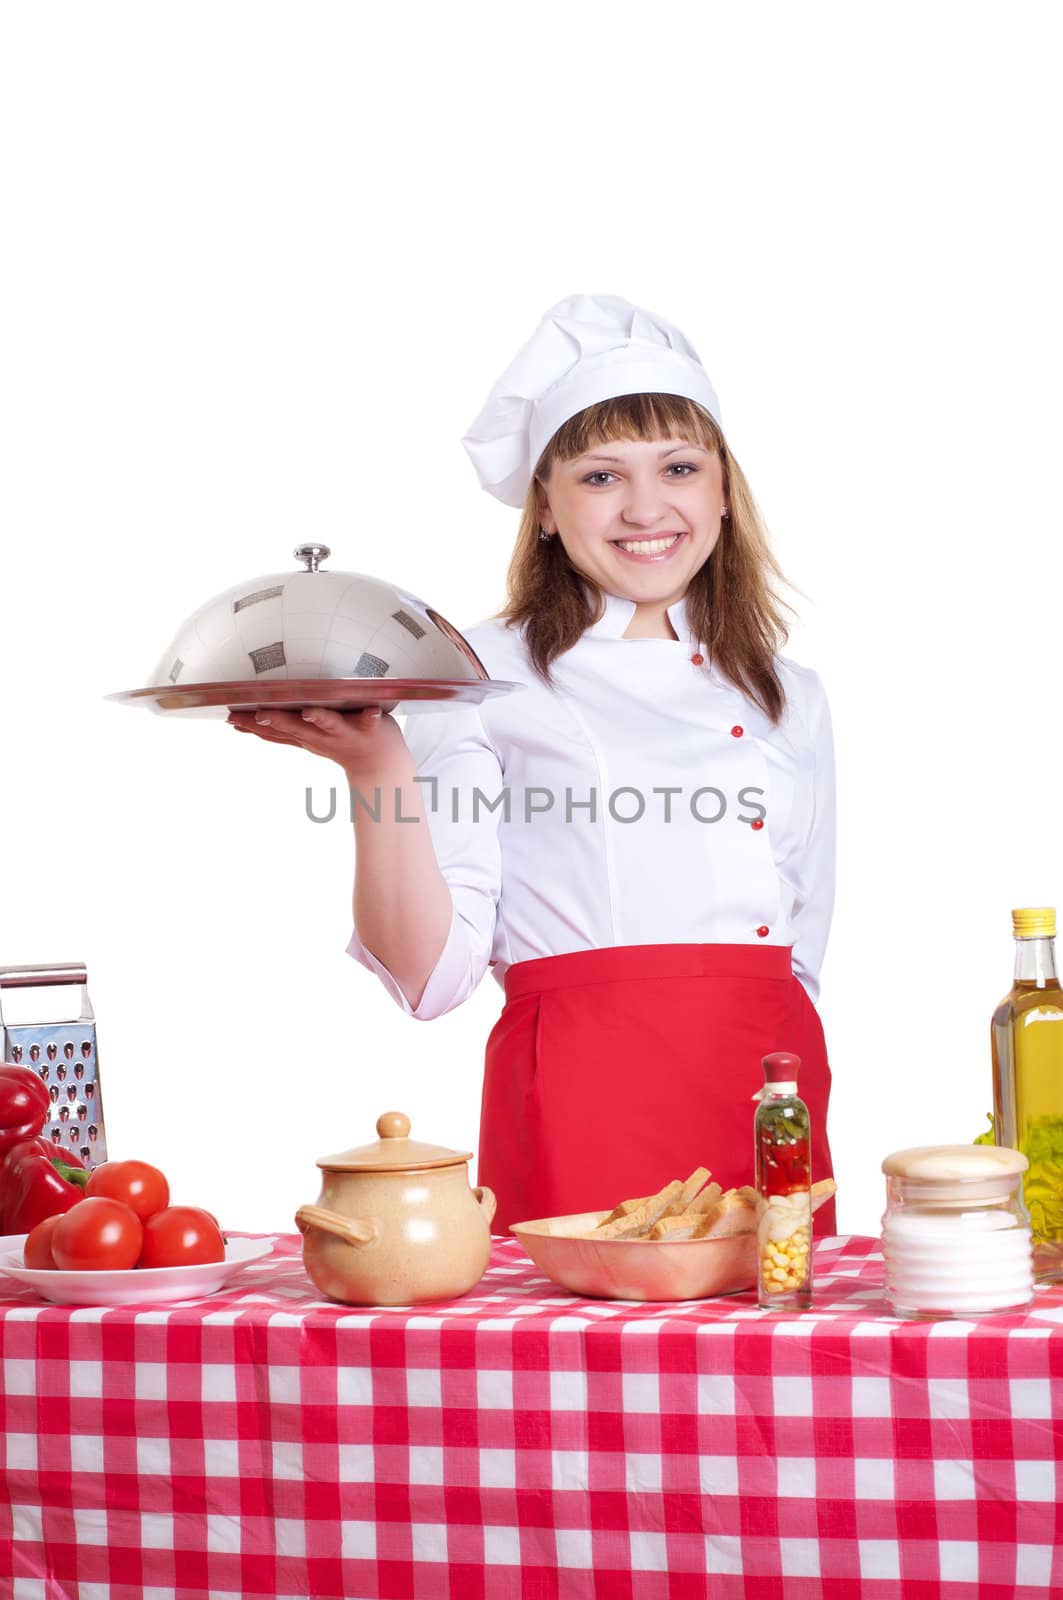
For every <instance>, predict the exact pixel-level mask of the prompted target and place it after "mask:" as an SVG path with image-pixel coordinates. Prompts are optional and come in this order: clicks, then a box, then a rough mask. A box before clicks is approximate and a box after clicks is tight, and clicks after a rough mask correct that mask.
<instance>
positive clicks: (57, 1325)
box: [0, 1237, 1063, 1600]
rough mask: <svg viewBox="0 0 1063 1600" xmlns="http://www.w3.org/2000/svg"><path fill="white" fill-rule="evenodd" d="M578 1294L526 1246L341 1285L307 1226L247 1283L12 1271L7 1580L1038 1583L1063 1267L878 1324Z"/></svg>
mask: <svg viewBox="0 0 1063 1600" xmlns="http://www.w3.org/2000/svg"><path fill="white" fill-rule="evenodd" d="M815 1277H816V1291H815V1303H814V1308H813V1310H812V1312H810V1313H807V1314H805V1315H803V1316H796V1315H778V1314H769V1313H764V1312H761V1311H759V1310H758V1309H757V1307H756V1303H755V1300H754V1297H753V1296H752V1295H750V1294H746V1295H737V1296H731V1297H729V1298H727V1299H721V1300H708V1301H696V1302H693V1301H692V1302H684V1303H683V1304H677V1305H663V1304H660V1303H656V1304H650V1305H632V1304H628V1303H624V1304H621V1303H617V1302H610V1301H593V1300H581V1299H577V1298H575V1297H573V1296H571V1295H568V1294H565V1293H563V1292H562V1291H560V1290H558V1289H556V1288H555V1287H554V1286H553V1285H552V1284H550V1283H548V1282H547V1281H546V1280H544V1279H543V1278H542V1277H540V1276H539V1274H538V1272H537V1271H536V1269H535V1268H534V1267H533V1266H532V1265H531V1263H530V1262H529V1261H528V1260H527V1258H526V1257H525V1256H524V1254H523V1252H522V1251H521V1249H520V1246H519V1245H518V1244H517V1243H516V1241H514V1240H505V1241H503V1240H497V1241H495V1243H494V1249H493V1255H492V1261H491V1266H490V1268H489V1270H488V1272H487V1273H486V1275H485V1277H484V1278H483V1280H482V1281H481V1283H480V1284H479V1285H478V1286H477V1288H476V1289H475V1290H474V1291H473V1292H472V1293H471V1294H469V1295H468V1296H466V1297H465V1298H463V1299H461V1300H457V1301H451V1302H447V1303H445V1304H444V1303H439V1304H433V1305H420V1306H415V1307H411V1308H408V1309H401V1310H398V1309H391V1310H388V1311H374V1310H359V1309H357V1308H353V1307H350V1308H348V1307H343V1306H338V1305H334V1304H332V1303H331V1302H327V1301H322V1300H321V1299H320V1298H318V1296H317V1294H316V1291H315V1290H314V1288H313V1287H312V1285H311V1284H310V1283H309V1281H308V1279H307V1278H306V1276H305V1274H304V1272H303V1267H302V1261H301V1258H300V1254H299V1242H298V1240H297V1238H295V1237H291V1238H288V1237H285V1238H283V1239H281V1240H279V1241H278V1244H277V1246H276V1249H275V1251H274V1254H273V1255H272V1256H271V1257H270V1258H268V1259H267V1260H266V1261H264V1262H262V1263H260V1264H256V1265H255V1266H253V1267H251V1268H250V1269H248V1270H247V1271H246V1273H245V1274H244V1275H243V1276H242V1277H241V1278H240V1279H239V1280H238V1281H237V1284H236V1285H234V1286H233V1287H232V1288H231V1289H230V1290H228V1291H225V1292H223V1293H220V1294H216V1295H213V1296H211V1297H209V1298H207V1299H203V1300H198V1301H190V1302H185V1303H184V1304H181V1305H172V1306H159V1307H154V1308H153V1307H128V1308H121V1309H117V1308H116V1309H113V1310H89V1309H85V1310H80V1309H79V1310H68V1309H63V1308H60V1307H55V1306H46V1305H43V1304H42V1303H41V1302H40V1301H37V1300H35V1299H34V1298H33V1297H32V1296H31V1295H30V1294H29V1293H27V1292H25V1291H22V1290H19V1289H16V1287H15V1285H14V1284H13V1283H12V1282H11V1280H3V1279H0V1354H2V1359H3V1384H2V1395H0V1454H2V1462H0V1470H2V1486H3V1492H2V1497H0V1501H2V1503H0V1596H2V1597H3V1600H8V1597H10V1600H208V1597H209V1600H215V1597H219V1596H227V1595H239V1596H255V1595H266V1596H283V1597H285V1600H289V1597H290V1600H308V1597H309V1596H314V1597H321V1600H326V1597H335V1600H400V1597H401V1600H510V1597H512V1600H517V1597H521V1600H531V1597H535V1600H546V1597H550V1600H555V1597H556V1600H591V1597H595V1600H599V1597H607V1600H613V1597H616V1600H688V1597H689V1600H704V1597H706V1596H709V1597H711V1600H717V1597H718V1600H732V1597H737V1596H747V1595H749V1596H756V1597H757V1600H761V1597H763V1600H821V1597H823V1600H828V1597H829V1600H835V1597H836V1600H848V1597H851V1596H854V1595H857V1594H860V1595H862V1596H864V1597H865V1600H895V1597H897V1600H900V1597H902V1596H903V1597H904V1600H913V1597H915V1600H974V1597H978V1600H1005V1597H1006V1600H1035V1597H1036V1600H1045V1597H1046V1596H1048V1595H1059V1594H1063V1514H1061V1511H1060V1508H1059V1492H1060V1465H1059V1464H1060V1460H1061V1458H1063V1288H1059V1287H1055V1286H1053V1287H1049V1288H1042V1289H1039V1290H1038V1294H1037V1299H1036V1303H1035V1306H1034V1308H1033V1309H1032V1310H1031V1311H1030V1312H1029V1313H1027V1314H1026V1315H1024V1316H1011V1317H986V1318H982V1319H975V1320H972V1321H970V1322H935V1323H906V1322H898V1321H895V1320H894V1319H893V1318H891V1317H890V1316H889V1315H887V1312H886V1306H885V1303H884V1301H883V1298H882V1289H881V1283H882V1263H881V1258H880V1256H879V1254H878V1249H877V1242H876V1241H874V1240H871V1239H858V1238H835V1239H826V1240H823V1241H821V1242H820V1243H819V1244H818V1245H817V1248H816V1258H815Z"/></svg>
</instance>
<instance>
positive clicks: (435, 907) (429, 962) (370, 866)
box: [348, 749, 454, 1013]
mask: <svg viewBox="0 0 1063 1600" xmlns="http://www.w3.org/2000/svg"><path fill="white" fill-rule="evenodd" d="M403 755H404V756H405V759H404V760H397V761H396V762H395V764H394V765H393V766H392V767H391V768H390V769H389V770H385V771H382V772H381V773H379V774H375V775H374V777H375V779H376V781H375V783H374V787H373V789H372V790H371V791H370V792H369V793H365V786H364V780H363V779H362V778H360V777H359V776H358V775H357V774H354V775H353V776H351V775H349V777H348V782H349V783H350V790H351V798H352V805H353V806H354V841H355V846H354V848H355V875H354V896H353V914H354V926H355V937H356V939H357V940H358V942H359V944H360V946H361V948H362V949H363V950H364V951H365V953H366V954H367V955H372V957H373V958H374V960H375V962H376V964H377V967H378V968H383V969H385V970H386V971H387V973H388V974H389V976H390V977H391V979H392V982H393V984H394V985H395V986H397V988H398V989H399V990H400V991H401V992H402V995H403V998H404V1000H405V1001H406V1009H408V1010H410V1011H411V1013H415V1012H416V1011H417V1008H418V1006H419V1005H420V1003H421V1000H422V998H423V996H424V992H425V988H426V986H427V984H428V980H429V978H430V977H431V975H432V973H433V971H434V970H435V968H436V966H437V965H438V963H439V959H440V957H441V955H442V954H443V950H444V948H445V946H446V944H447V940H448V937H449V934H450V927H451V921H452V916H453V909H454V908H453V903H452V901H451V897H450V889H449V887H448V885H447V881H446V879H445V878H444V876H443V874H442V873H441V872H440V870H439V865H438V863H437V861H436V855H435V850H434V848H433V846H432V836H431V833H430V832H429V828H428V821H427V818H426V815H425V809H424V804H423V800H422V794H421V789H422V785H420V784H418V783H415V782H414V779H415V777H416V773H417V767H416V763H415V762H414V759H413V757H412V755H410V753H409V750H408V749H405V750H404V752H403ZM377 790H379V803H378V804H377V803H375V802H376V800H377ZM360 795H362V796H364V799H365V801H366V802H367V803H366V804H365V805H362V804H360V803H358V799H359V796H360ZM369 807H372V808H373V812H375V813H377V814H378V815H379V820H376V818H375V817H374V815H373V814H372V813H371V812H370V809H369ZM351 954H354V952H353V951H351Z"/></svg>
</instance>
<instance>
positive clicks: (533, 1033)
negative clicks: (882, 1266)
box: [477, 944, 836, 1236]
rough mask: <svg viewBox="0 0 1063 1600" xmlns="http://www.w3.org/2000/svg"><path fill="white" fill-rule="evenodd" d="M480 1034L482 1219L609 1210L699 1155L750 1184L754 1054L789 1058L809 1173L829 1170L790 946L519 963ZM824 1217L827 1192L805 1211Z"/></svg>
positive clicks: (823, 1068)
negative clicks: (491, 1213) (491, 1208)
mask: <svg viewBox="0 0 1063 1600" xmlns="http://www.w3.org/2000/svg"><path fill="white" fill-rule="evenodd" d="M505 988H506V1003H505V1007H504V1009H503V1011H502V1014H501V1016H500V1017H499V1019H498V1021H497V1022H496V1023H495V1026H494V1027H493V1028H492V1030H491V1034H490V1037H489V1039H488V1041H487V1060H486V1068H485V1073H484V1087H483V1103H482V1108H481V1116H480V1151H479V1167H478V1174H477V1177H478V1182H480V1183H483V1184H487V1185H488V1186H489V1187H490V1188H491V1189H493V1190H494V1192H495V1194H496V1195H497V1197H498V1210H497V1211H496V1213H495V1219H494V1222H493V1223H492V1225H491V1226H492V1231H493V1232H494V1233H499V1234H505V1233H506V1232H507V1230H508V1228H509V1225H510V1223H511V1222H520V1221H527V1220H530V1219H531V1218H533V1217H552V1216H563V1215H566V1214H568V1213H570V1212H577V1211H599V1210H602V1209H603V1208H606V1207H608V1208H609V1209H612V1207H613V1206H615V1205H616V1204H617V1203H618V1202H619V1201H621V1200H626V1199H629V1198H632V1197H634V1196H635V1195H643V1194H652V1193H654V1192H655V1191H656V1190H658V1189H661V1188H663V1187H664V1185H665V1184H666V1183H669V1182H670V1181H671V1180H672V1179H673V1178H686V1177H688V1176H689V1174H690V1173H691V1172H693V1171H694V1169H695V1167H699V1166H705V1167H708V1168H709V1169H710V1171H711V1172H712V1178H713V1181H714V1182H716V1183H719V1184H721V1185H722V1187H723V1188H724V1189H730V1188H736V1187H738V1186H739V1185H741V1184H745V1183H752V1182H753V1178H754V1171H753V1116H754V1112H755V1110H756V1107H755V1106H754V1103H753V1099H752V1097H753V1095H754V1094H755V1093H756V1091H757V1090H758V1089H760V1088H761V1087H762V1086H763V1083H764V1073H763V1070H762V1068H761V1058H762V1056H765V1055H767V1054H768V1053H769V1052H770V1051H772V1050H793V1051H794V1052H796V1054H797V1055H799V1056H800V1057H801V1070H800V1073H799V1075H798V1082H797V1090H798V1093H799V1094H800V1096H801V1098H802V1099H803V1100H804V1102H805V1104H806V1105H807V1106H808V1110H809V1116H810V1118H811V1125H812V1178H813V1181H814V1182H815V1181H818V1180H819V1179H820V1178H828V1177H831V1176H832V1171H831V1158H830V1148H829V1145H828V1143H827V1101H828V1098H829V1095H830V1076H831V1075H830V1067H829V1066H828V1064H827V1051H826V1046H825V1044H824V1039H823V1029H822V1026H821V1024H820V1020H819V1016H818V1015H817V1012H816V1008H815V1006H814V1005H813V1004H812V1002H811V1000H810V999H809V998H808V994H807V992H806V991H805V988H804V986H803V984H802V983H801V982H800V981H799V979H797V978H796V977H794V975H793V971H792V968H791V963H790V947H789V946H788V945H749V944H647V945H618V946H614V947H611V948H607V949H602V950H577V951H574V952H572V953H571V954H570V955H562V956H544V957H541V958H539V959H538V960H534V961H518V962H516V963H515V964H514V965H513V966H511V967H510V968H509V969H508V970H507V972H506V978H505ZM814 1230H815V1233H816V1235H817V1236H821V1235H823V1234H831V1233H834V1232H835V1231H836V1223H835V1214H834V1201H833V1200H829V1201H828V1202H827V1203H826V1204H825V1205H823V1206H821V1207H820V1209H819V1210H818V1211H817V1212H816V1214H815V1220H814Z"/></svg>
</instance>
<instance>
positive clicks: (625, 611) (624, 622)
mask: <svg viewBox="0 0 1063 1600" xmlns="http://www.w3.org/2000/svg"><path fill="white" fill-rule="evenodd" d="M602 599H603V600H604V601H605V610H604V612H603V613H602V615H601V617H600V618H599V619H598V621H597V622H595V623H592V625H591V626H590V627H589V628H587V629H586V630H585V632H584V635H583V637H584V638H585V639H622V638H623V637H624V634H625V633H626V632H627V629H628V627H629V626H630V623H631V619H632V617H633V616H634V615H635V602H634V600H622V599H621V598H620V596H619V595H615V594H609V593H608V591H607V590H604V589H603V591H602ZM668 617H669V620H670V621H671V624H672V627H673V628H674V629H675V631H676V633H677V634H678V635H679V639H678V641H676V640H673V641H672V643H676V642H678V643H680V644H688V643H689V642H690V627H689V624H688V622H687V605H686V600H685V598H684V597H682V596H681V597H680V598H679V599H678V600H676V601H675V602H674V604H672V605H670V606H669V607H668ZM666 642H667V641H666V640H661V643H662V644H663V643H666Z"/></svg>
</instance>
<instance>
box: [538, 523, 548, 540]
mask: <svg viewBox="0 0 1063 1600" xmlns="http://www.w3.org/2000/svg"><path fill="white" fill-rule="evenodd" d="M539 538H540V539H549V538H550V535H549V534H548V533H547V531H546V529H545V528H544V527H543V525H542V523H540V524H539Z"/></svg>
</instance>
